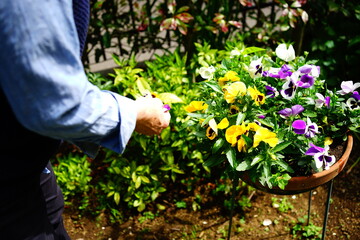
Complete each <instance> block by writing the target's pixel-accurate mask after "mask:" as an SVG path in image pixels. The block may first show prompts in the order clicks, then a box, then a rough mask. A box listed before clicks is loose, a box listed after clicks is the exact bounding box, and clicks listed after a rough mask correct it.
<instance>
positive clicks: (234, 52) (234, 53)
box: [230, 49, 241, 58]
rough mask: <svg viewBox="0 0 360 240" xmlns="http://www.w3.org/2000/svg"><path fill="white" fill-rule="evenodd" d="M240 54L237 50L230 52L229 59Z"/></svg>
mask: <svg viewBox="0 0 360 240" xmlns="http://www.w3.org/2000/svg"><path fill="white" fill-rule="evenodd" d="M240 54H241V52H240V51H239V50H238V49H234V50H231V52H230V58H233V57H235V56H240Z"/></svg>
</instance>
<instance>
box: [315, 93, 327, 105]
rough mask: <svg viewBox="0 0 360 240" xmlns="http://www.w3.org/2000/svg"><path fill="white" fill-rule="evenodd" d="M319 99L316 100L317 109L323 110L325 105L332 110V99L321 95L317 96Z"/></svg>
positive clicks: (317, 94)
mask: <svg viewBox="0 0 360 240" xmlns="http://www.w3.org/2000/svg"><path fill="white" fill-rule="evenodd" d="M315 95H316V96H317V97H318V99H315V107H316V108H321V107H322V106H323V105H325V106H326V107H327V108H330V97H329V96H328V97H324V96H323V95H322V94H321V93H316V94H315Z"/></svg>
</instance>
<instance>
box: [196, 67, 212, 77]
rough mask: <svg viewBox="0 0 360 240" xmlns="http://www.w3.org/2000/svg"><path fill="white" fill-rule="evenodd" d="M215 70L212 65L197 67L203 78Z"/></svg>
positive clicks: (210, 75) (209, 75)
mask: <svg viewBox="0 0 360 240" xmlns="http://www.w3.org/2000/svg"><path fill="white" fill-rule="evenodd" d="M214 72H215V68H214V66H210V67H201V68H200V69H199V74H200V76H201V77H202V78H204V79H209V78H211V77H212V76H213V73H214Z"/></svg>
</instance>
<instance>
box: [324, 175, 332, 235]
mask: <svg viewBox="0 0 360 240" xmlns="http://www.w3.org/2000/svg"><path fill="white" fill-rule="evenodd" d="M333 183H334V180H331V181H330V182H329V186H328V196H327V199H326V207H325V214H324V222H323V230H322V236H321V239H322V240H324V239H325V234H326V225H327V220H328V215H329V208H330V198H331V193H332V187H333Z"/></svg>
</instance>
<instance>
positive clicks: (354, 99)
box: [346, 91, 360, 110]
mask: <svg viewBox="0 0 360 240" xmlns="http://www.w3.org/2000/svg"><path fill="white" fill-rule="evenodd" d="M346 105H347V106H348V107H349V108H350V110H356V109H359V108H360V95H359V93H358V92H356V91H355V92H354V94H353V95H351V97H350V98H349V99H348V100H347V101H346Z"/></svg>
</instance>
